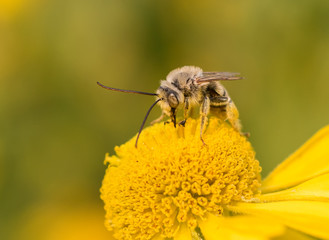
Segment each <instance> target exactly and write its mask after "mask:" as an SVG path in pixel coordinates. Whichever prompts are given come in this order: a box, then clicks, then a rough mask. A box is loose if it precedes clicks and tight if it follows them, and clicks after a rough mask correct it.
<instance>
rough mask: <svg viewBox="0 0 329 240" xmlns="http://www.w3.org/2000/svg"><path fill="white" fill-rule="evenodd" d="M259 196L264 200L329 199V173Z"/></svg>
mask: <svg viewBox="0 0 329 240" xmlns="http://www.w3.org/2000/svg"><path fill="white" fill-rule="evenodd" d="M259 198H260V200H261V201H262V202H273V201H284V200H313V201H315V200H317V201H329V173H327V174H324V175H321V176H318V177H315V178H312V179H310V180H308V181H306V182H304V183H302V184H300V185H297V186H296V187H293V188H289V189H286V190H283V191H279V192H274V193H268V194H263V195H261V196H260V197H259Z"/></svg>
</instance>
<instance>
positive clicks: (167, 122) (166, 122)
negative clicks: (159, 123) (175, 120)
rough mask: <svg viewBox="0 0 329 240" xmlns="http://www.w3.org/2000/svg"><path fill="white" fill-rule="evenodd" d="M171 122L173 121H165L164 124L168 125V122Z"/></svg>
mask: <svg viewBox="0 0 329 240" xmlns="http://www.w3.org/2000/svg"><path fill="white" fill-rule="evenodd" d="M169 123H171V122H170V121H165V122H163V125H166V124H169Z"/></svg>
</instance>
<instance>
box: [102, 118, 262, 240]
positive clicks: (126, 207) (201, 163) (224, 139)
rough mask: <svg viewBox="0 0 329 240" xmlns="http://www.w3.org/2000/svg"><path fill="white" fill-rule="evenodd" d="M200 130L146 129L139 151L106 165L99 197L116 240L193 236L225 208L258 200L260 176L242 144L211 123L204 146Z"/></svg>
mask: <svg viewBox="0 0 329 240" xmlns="http://www.w3.org/2000/svg"><path fill="white" fill-rule="evenodd" d="M198 126H199V122H198V121H196V120H189V121H188V122H187V123H186V127H185V128H178V129H175V128H173V127H172V126H163V124H159V125H155V126H152V127H150V128H148V129H146V130H145V131H144V132H143V135H142V137H141V139H140V145H139V147H138V149H136V148H135V147H134V139H132V140H130V141H129V142H127V143H126V144H124V145H122V146H120V147H118V148H117V149H116V152H117V156H113V157H107V159H106V161H107V162H109V163H110V165H109V167H108V170H107V173H106V176H105V178H104V181H103V186H102V189H101V191H102V199H103V200H104V202H105V209H106V211H107V215H106V219H107V220H106V225H107V227H108V228H109V229H110V230H114V236H115V237H116V238H117V239H151V238H152V237H154V236H156V235H157V234H160V235H161V236H163V237H168V238H170V237H173V236H174V235H175V233H176V232H177V230H178V229H179V226H180V224H181V223H186V224H187V226H188V227H189V228H190V229H194V228H196V227H197V225H198V221H199V220H200V219H204V218H207V214H215V215H222V214H223V212H224V211H225V206H226V205H228V204H234V202H237V201H245V200H248V199H251V198H252V197H254V195H255V194H257V189H258V188H259V186H260V171H261V168H260V167H259V162H258V161H257V160H255V153H254V151H253V149H252V147H251V145H250V143H249V142H248V141H247V140H246V138H245V137H243V136H241V135H240V134H239V133H238V132H236V131H235V130H234V129H232V128H231V127H230V126H228V125H227V124H223V123H219V122H218V120H216V119H213V120H210V122H209V126H208V128H207V131H206V133H205V134H204V140H205V142H206V144H207V145H206V146H204V145H203V144H202V142H201V141H200V138H199V134H198V133H199V128H198Z"/></svg>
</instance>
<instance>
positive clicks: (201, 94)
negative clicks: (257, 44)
mask: <svg viewBox="0 0 329 240" xmlns="http://www.w3.org/2000/svg"><path fill="white" fill-rule="evenodd" d="M238 75H239V73H230V72H204V71H203V70H202V69H201V68H199V67H194V66H184V67H182V68H177V69H175V70H173V71H171V72H170V73H169V74H168V75H167V77H166V80H162V81H161V83H160V87H159V88H158V89H157V91H156V93H147V92H140V91H133V90H123V89H117V88H112V87H107V86H104V85H103V84H101V83H99V82H97V84H98V85H99V86H101V87H103V88H105V89H108V90H113V91H119V92H125V93H136V94H143V95H150V96H156V101H155V102H154V103H153V104H152V106H151V107H150V109H149V110H148V111H147V113H146V116H145V118H144V120H143V123H142V126H141V127H140V130H139V132H138V135H137V138H136V144H135V146H136V147H137V142H138V139H139V136H140V134H141V132H142V129H143V127H144V125H145V122H146V119H147V117H148V115H149V113H150V112H151V110H152V108H153V107H154V106H155V105H156V104H159V105H160V107H161V109H162V114H161V116H160V117H159V118H158V119H156V120H154V121H153V122H152V123H156V122H160V121H161V120H162V119H163V118H164V117H165V116H169V117H170V119H171V121H172V122H173V124H174V126H175V127H176V113H177V109H179V108H183V109H184V120H182V121H181V122H179V123H178V124H179V125H182V126H185V122H186V119H187V118H188V116H189V111H190V109H192V108H193V107H194V106H197V105H200V119H201V126H200V139H201V141H202V142H203V144H205V142H204V140H203V138H202V133H203V129H204V126H205V123H206V121H207V116H208V114H209V112H211V113H212V114H214V115H216V116H217V117H218V118H220V119H222V120H223V121H225V120H228V121H229V122H230V124H231V125H232V127H233V128H234V129H236V130H237V131H239V132H241V124H240V120H239V112H238V110H237V108H236V106H235V104H234V103H233V101H232V99H231V98H230V96H229V95H228V93H227V91H226V89H225V88H224V86H223V85H222V84H220V83H219V81H223V80H238V79H242V77H239V76H238Z"/></svg>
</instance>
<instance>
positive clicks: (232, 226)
mask: <svg viewBox="0 0 329 240" xmlns="http://www.w3.org/2000/svg"><path fill="white" fill-rule="evenodd" d="M199 227H200V229H201V232H202V234H203V235H204V237H205V239H207V240H218V239H227V240H230V239H234V240H239V239H241V240H263V239H269V238H271V237H275V236H279V235H281V234H283V233H284V231H285V227H284V226H283V225H281V224H278V223H276V222H273V221H264V219H263V218H259V217H252V216H235V217H217V216H215V215H212V214H209V217H208V218H207V220H205V221H201V222H200V223H199Z"/></svg>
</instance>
